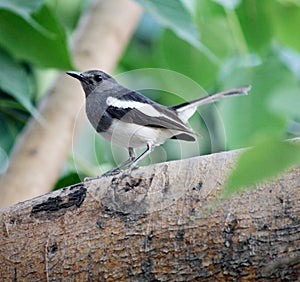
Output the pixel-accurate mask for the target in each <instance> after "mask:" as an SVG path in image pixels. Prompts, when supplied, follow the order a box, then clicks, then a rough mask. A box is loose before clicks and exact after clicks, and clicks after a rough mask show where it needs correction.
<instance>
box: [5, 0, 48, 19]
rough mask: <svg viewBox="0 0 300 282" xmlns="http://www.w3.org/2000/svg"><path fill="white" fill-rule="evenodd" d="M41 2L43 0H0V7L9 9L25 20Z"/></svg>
mask: <svg viewBox="0 0 300 282" xmlns="http://www.w3.org/2000/svg"><path fill="white" fill-rule="evenodd" d="M42 3H43V0H30V1H28V0H0V9H5V10H10V11H11V12H13V13H15V14H18V15H20V16H21V17H23V18H24V19H25V20H27V19H28V18H30V14H31V13H33V12H35V11H36V10H37V9H38V8H39V7H40V6H41V5H42Z"/></svg>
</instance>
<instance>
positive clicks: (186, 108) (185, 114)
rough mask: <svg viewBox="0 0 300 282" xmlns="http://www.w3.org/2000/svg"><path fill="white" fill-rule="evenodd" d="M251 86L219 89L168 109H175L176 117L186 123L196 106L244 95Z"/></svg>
mask: <svg viewBox="0 0 300 282" xmlns="http://www.w3.org/2000/svg"><path fill="white" fill-rule="evenodd" d="M250 89H251V86H250V85H247V86H242V87H239V88H233V89H229V90H225V91H221V92H218V93H215V94H213V95H208V96H205V97H201V98H199V99H196V100H193V101H190V102H185V103H183V104H180V105H176V106H172V107H170V109H172V110H175V111H176V113H177V115H178V117H179V118H180V119H181V120H182V121H183V122H184V123H186V122H187V121H188V119H189V118H190V117H191V116H192V115H193V114H194V113H195V111H196V110H197V107H199V106H201V105H204V104H209V103H213V102H215V101H217V100H219V99H221V98H225V97H229V96H238V95H246V94H248V91H250Z"/></svg>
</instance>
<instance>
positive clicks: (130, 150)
mask: <svg viewBox="0 0 300 282" xmlns="http://www.w3.org/2000/svg"><path fill="white" fill-rule="evenodd" d="M128 153H129V158H128V159H127V160H126V161H124V162H122V163H120V164H118V165H117V166H116V167H115V168H113V169H111V170H109V171H107V172H105V173H104V174H103V175H102V176H110V175H115V174H118V173H119V172H120V171H121V170H120V168H122V167H124V166H126V165H129V164H130V163H132V162H134V161H135V159H136V154H135V152H134V150H133V148H132V147H129V148H128Z"/></svg>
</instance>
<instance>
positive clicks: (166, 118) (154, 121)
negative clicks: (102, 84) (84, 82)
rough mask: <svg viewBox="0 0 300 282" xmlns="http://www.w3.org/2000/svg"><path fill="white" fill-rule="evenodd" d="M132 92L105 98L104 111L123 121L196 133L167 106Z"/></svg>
mask: <svg viewBox="0 0 300 282" xmlns="http://www.w3.org/2000/svg"><path fill="white" fill-rule="evenodd" d="M137 94H139V93H137V92H134V95H132V94H130V93H128V94H126V95H131V96H130V97H129V96H127V97H126V95H122V97H121V99H120V97H118V98H116V97H112V96H109V97H108V98H107V100H106V103H107V108H106V112H107V113H108V114H109V115H110V116H111V117H113V118H117V119H119V120H122V121H123V122H128V123H135V124H138V125H143V126H149V127H157V128H166V129H170V130H178V131H181V132H185V133H188V134H192V135H196V133H195V132H193V131H192V130H191V129H190V128H188V127H187V126H186V125H185V124H184V123H183V122H182V121H181V120H180V119H179V118H178V116H177V114H176V113H175V112H174V111H173V110H171V109H168V108H167V107H164V106H162V105H159V104H157V103H155V102H153V101H152V100H150V99H148V98H146V97H144V96H142V95H141V94H139V95H137Z"/></svg>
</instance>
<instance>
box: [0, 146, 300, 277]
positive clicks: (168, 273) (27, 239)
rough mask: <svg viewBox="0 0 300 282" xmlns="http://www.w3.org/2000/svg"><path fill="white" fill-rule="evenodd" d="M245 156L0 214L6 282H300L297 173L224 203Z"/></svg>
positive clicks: (138, 176) (143, 172) (143, 174)
mask: <svg viewBox="0 0 300 282" xmlns="http://www.w3.org/2000/svg"><path fill="white" fill-rule="evenodd" d="M237 155H238V152H236V151H232V152H224V153H219V154H214V155H209V156H203V157H197V158H192V159H186V160H182V161H174V162H168V163H161V164H156V165H152V166H149V167H142V168H139V169H137V170H134V171H133V172H132V173H131V174H126V172H125V173H124V174H122V175H118V176H115V177H106V178H100V179H96V180H91V181H87V182H85V183H79V184H77V185H74V186H71V187H67V188H64V189H62V190H59V191H55V192H52V193H49V194H47V195H44V196H41V197H38V198H35V199H32V200H30V201H27V202H24V203H19V204H17V205H15V206H12V207H9V208H6V209H3V210H2V211H1V212H0V220H1V223H2V231H1V233H0V261H1V264H0V277H1V278H2V280H4V281H12V280H13V279H15V281H17V280H21V281H23V280H24V279H27V280H30V281H40V280H46V279H48V280H61V279H64V280H77V281H95V280H101V281H191V280H197V281H225V280H226V281H236V280H242V281H254V280H255V281H268V280H270V281H282V280H289V281H292V280H293V281H295V280H297V279H298V278H299V273H300V247H299V246H300V228H299V226H300V204H299V203H300V189H299V186H300V182H299V175H300V168H294V169H291V170H290V171H288V172H286V173H285V174H283V175H281V176H280V177H278V178H277V179H275V180H273V181H270V182H266V183H265V184H263V185H257V186H256V187H253V188H252V189H250V190H247V191H246V192H243V193H240V194H238V195H234V196H232V197H231V198H230V199H227V200H220V199H219V200H218V197H217V196H218V195H219V193H220V191H221V190H222V189H223V187H224V185H225V181H226V178H227V176H228V174H229V172H230V171H231V169H232V168H233V166H234V163H235V160H236V157H237Z"/></svg>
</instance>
